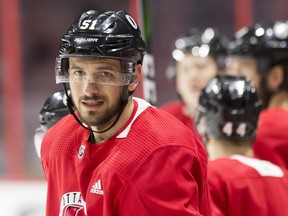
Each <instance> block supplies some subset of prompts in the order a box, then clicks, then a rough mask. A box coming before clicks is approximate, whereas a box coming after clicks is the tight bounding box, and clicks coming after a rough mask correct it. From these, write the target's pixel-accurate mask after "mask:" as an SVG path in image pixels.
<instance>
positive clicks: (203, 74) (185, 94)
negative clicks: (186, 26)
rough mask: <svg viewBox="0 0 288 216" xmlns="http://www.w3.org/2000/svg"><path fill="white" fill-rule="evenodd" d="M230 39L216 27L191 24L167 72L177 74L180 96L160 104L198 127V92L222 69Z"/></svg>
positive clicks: (185, 122) (178, 41) (176, 46)
mask: <svg viewBox="0 0 288 216" xmlns="http://www.w3.org/2000/svg"><path fill="white" fill-rule="evenodd" d="M226 44H227V39H226V37H225V36H224V35H220V33H219V32H218V30H217V29H216V28H211V27H209V28H205V29H198V28H192V29H190V30H189V31H188V32H187V33H186V34H184V35H181V36H180V37H179V38H177V40H176V41H175V46H174V47H173V51H172V58H171V59H172V61H171V65H170V66H169V69H168V71H167V72H168V73H167V75H168V76H169V77H170V78H172V77H173V78H175V88H176V92H177V94H178V96H179V99H178V100H174V101H170V102H167V103H166V104H163V105H161V106H160V108H162V109H164V110H165V111H167V112H169V113H171V114H172V115H173V116H175V117H176V118H178V119H179V120H180V121H181V122H183V123H184V124H185V125H186V126H187V127H189V128H191V129H192V130H193V131H195V124H194V121H193V118H194V113H195V108H196V107H197V105H198V100H199V95H200V92H201V90H202V88H204V87H205V85H206V84H207V83H208V81H209V80H210V79H211V78H212V77H214V76H215V75H216V74H218V73H219V72H220V71H221V67H222V65H223V62H224V57H225V53H226V50H225V48H226Z"/></svg>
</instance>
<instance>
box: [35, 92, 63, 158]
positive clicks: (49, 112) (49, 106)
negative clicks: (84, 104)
mask: <svg viewBox="0 0 288 216" xmlns="http://www.w3.org/2000/svg"><path fill="white" fill-rule="evenodd" d="M66 99H67V97H66V95H65V93H64V91H63V90H61V91H57V92H55V93H53V94H52V95H50V96H49V97H48V98H47V100H46V101H45V103H44V105H43V108H42V109H41V111H40V113H39V120H40V127H38V128H37V129H36V130H35V134H34V146H35V150H36V153H37V155H38V157H40V149H41V143H42V140H43V137H44V134H45V133H46V132H47V130H48V129H49V128H51V127H52V126H53V125H55V124H56V123H57V122H58V121H59V120H60V119H61V118H63V117H64V116H66V115H68V114H69V110H68V107H67V105H66Z"/></svg>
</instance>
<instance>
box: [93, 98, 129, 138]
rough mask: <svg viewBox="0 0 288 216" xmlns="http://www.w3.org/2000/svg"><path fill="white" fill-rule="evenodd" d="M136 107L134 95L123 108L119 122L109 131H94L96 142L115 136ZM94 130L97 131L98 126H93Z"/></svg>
mask: <svg viewBox="0 0 288 216" xmlns="http://www.w3.org/2000/svg"><path fill="white" fill-rule="evenodd" d="M133 108H134V101H133V99H132V97H131V98H130V99H129V100H128V102H127V104H126V106H125V108H124V109H123V112H122V113H121V115H120V117H119V119H118V121H117V123H116V124H115V125H114V126H113V127H112V128H111V129H109V130H108V131H106V132H103V133H95V132H93V135H94V138H95V140H96V143H101V142H103V141H105V140H108V139H109V138H111V137H112V136H114V135H115V134H116V133H117V132H118V131H119V130H120V129H121V128H122V127H123V126H124V125H125V123H126V122H127V121H128V120H129V118H130V116H131V114H132V112H133ZM92 130H95V131H97V128H95V127H92Z"/></svg>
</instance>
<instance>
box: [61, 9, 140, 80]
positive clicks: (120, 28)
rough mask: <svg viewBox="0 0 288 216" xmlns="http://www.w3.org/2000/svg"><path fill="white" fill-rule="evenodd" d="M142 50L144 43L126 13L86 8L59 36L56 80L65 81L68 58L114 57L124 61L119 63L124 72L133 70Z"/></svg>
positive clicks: (138, 61)
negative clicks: (60, 37) (87, 9)
mask: <svg viewBox="0 0 288 216" xmlns="http://www.w3.org/2000/svg"><path fill="white" fill-rule="evenodd" d="M144 53H145V42H144V41H143V39H142V37H141V32H140V29H139V27H138V25H137V24H136V22H135V21H134V19H133V18H132V17H131V16H130V15H129V14H127V13H126V12H124V11H117V12H115V11H107V12H98V11H95V10H89V11H87V12H85V13H83V14H82V15H81V16H80V17H79V18H77V19H76V20H75V21H74V23H73V24H72V25H71V26H70V28H69V29H68V31H67V33H66V34H65V35H63V37H62V39H61V44H60V56H59V58H57V60H56V81H57V83H61V82H64V81H65V79H64V78H65V75H67V74H65V73H66V72H67V71H68V65H69V63H68V58H69V57H73V56H74V57H81V56H86V57H87V56H88V57H99V58H115V59H119V60H122V61H121V62H122V63H126V64H124V65H122V68H123V72H124V73H125V72H126V73H133V72H134V68H135V65H136V63H140V64H141V63H142V60H143V56H144ZM61 75H62V76H61ZM66 82H67V80H66Z"/></svg>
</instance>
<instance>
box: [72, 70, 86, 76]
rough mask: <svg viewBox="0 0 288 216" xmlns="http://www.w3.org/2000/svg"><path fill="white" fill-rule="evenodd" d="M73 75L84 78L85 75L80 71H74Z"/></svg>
mask: <svg viewBox="0 0 288 216" xmlns="http://www.w3.org/2000/svg"><path fill="white" fill-rule="evenodd" d="M73 74H74V75H76V76H84V75H85V73H84V72H83V71H80V70H76V71H74V72H73Z"/></svg>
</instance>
